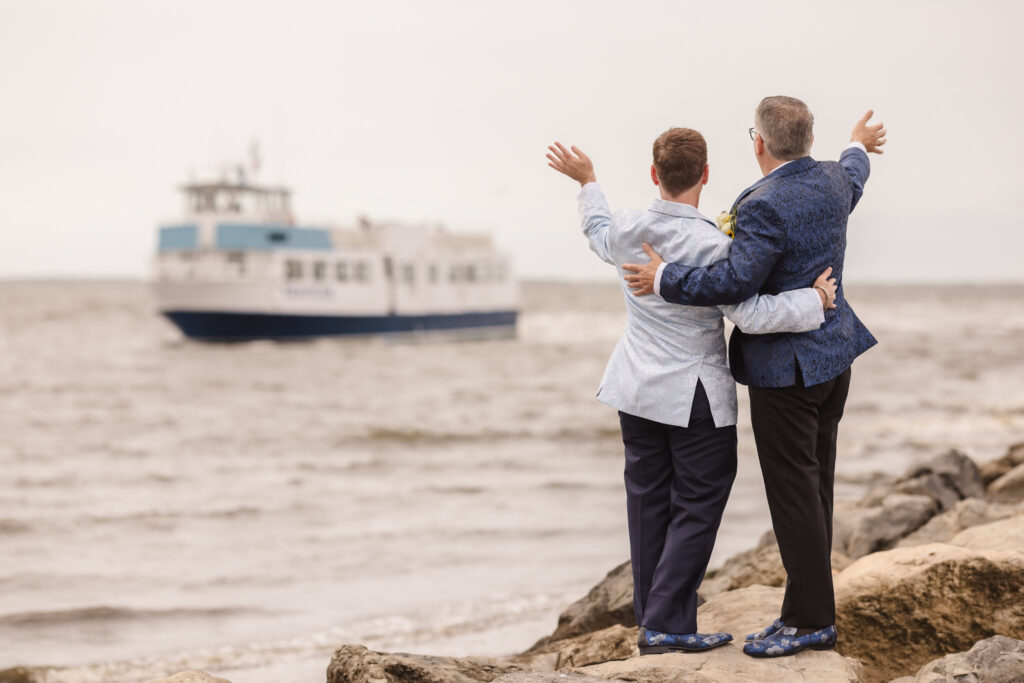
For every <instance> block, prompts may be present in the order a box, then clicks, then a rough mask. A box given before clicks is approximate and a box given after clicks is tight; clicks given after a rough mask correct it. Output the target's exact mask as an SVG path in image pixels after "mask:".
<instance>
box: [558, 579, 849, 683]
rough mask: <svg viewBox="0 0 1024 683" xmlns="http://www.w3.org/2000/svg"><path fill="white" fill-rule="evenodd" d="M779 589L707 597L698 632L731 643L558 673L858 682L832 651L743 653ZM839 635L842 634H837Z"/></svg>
mask: <svg viewBox="0 0 1024 683" xmlns="http://www.w3.org/2000/svg"><path fill="white" fill-rule="evenodd" d="M782 595H783V590H782V589H781V588H770V587H768V586H750V587H747V588H741V589H738V590H734V591H729V592H728V593H721V594H719V595H716V596H714V597H712V598H711V599H709V600H708V601H707V602H706V603H705V604H704V605H702V606H701V607H700V609H699V610H698V611H697V620H698V628H700V630H701V631H702V632H712V631H725V632H727V633H732V634H733V637H734V638H735V640H734V642H732V643H729V644H728V645H724V646H722V647H719V648H716V649H714V650H709V651H707V652H695V653H681V652H680V653H676V652H673V653H668V654H662V655H646V656H642V657H641V656H637V657H632V658H630V659H626V660H621V661H615V662H604V663H602V664H593V665H591V666H584V667H572V668H567V669H562V670H561V672H562V673H574V674H584V675H586V676H595V677H598V678H604V679H620V678H621V679H625V680H629V681H636V682H637V683H655V682H656V681H657V682H663V681H694V682H698V683H719V682H720V683H748V682H749V683H774V682H776V681H778V682H779V683H783V682H790V681H793V682H801V681H806V682H807V683H811V682H815V683H819V682H820V683H852V682H854V681H861V680H862V678H863V668H862V667H861V665H860V662H858V661H857V660H855V659H849V658H847V657H843V656H842V655H840V654H839V653H837V652H833V651H824V652H819V651H813V650H810V651H807V652H801V653H800V654H798V655H796V656H794V657H779V658H775V659H756V658H754V657H749V656H747V655H745V654H743V638H744V636H745V635H746V634H747V633H752V632H754V631H759V630H761V629H762V628H764V627H765V626H766V625H767V624H770V623H771V622H772V621H774V620H775V618H776V617H778V615H779V608H780V606H781V605H782ZM840 637H842V634H840Z"/></svg>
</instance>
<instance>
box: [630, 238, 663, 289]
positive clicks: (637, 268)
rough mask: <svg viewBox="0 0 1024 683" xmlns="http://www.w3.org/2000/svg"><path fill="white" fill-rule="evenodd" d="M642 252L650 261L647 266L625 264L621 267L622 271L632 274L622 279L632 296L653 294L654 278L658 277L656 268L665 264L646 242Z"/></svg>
mask: <svg viewBox="0 0 1024 683" xmlns="http://www.w3.org/2000/svg"><path fill="white" fill-rule="evenodd" d="M644 252H645V253H646V254H647V255H648V256H649V257H650V259H651V260H650V262H648V263H647V265H643V266H641V265H637V264H635V263H626V264H623V266H622V270H624V271H625V270H628V271H630V272H631V273H633V274H632V275H626V277H625V278H624V279H625V280H626V282H627V283H628V284H629V288H630V289H632V290H633V295H634V296H645V295H647V294H654V278H655V277H656V276H657V275H658V268H660V267H661V264H662V263H664V262H665V261H664V259H662V258H661V256H659V255H658V252H656V251H654V249H653V248H652V247H651V245H649V244H647V242H644Z"/></svg>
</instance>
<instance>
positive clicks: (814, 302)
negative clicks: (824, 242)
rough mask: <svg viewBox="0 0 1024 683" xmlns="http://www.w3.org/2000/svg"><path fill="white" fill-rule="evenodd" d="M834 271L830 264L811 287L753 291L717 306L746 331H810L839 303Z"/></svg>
mask: <svg viewBox="0 0 1024 683" xmlns="http://www.w3.org/2000/svg"><path fill="white" fill-rule="evenodd" d="M831 274H832V269H831V268H828V269H827V270H825V272H824V273H822V274H821V275H819V276H818V279H817V280H815V281H814V285H813V286H811V287H806V288H804V289H793V290H790V291H788V292H782V293H780V294H764V295H754V296H752V297H750V298H749V299H747V300H746V301H744V302H742V303H739V304H736V305H734V306H719V307H718V308H719V310H721V311H722V314H723V315H725V317H727V318H728V319H729V320H731V321H733V322H734V323H736V327H738V328H740V330H741V331H743V332H746V333H747V334H773V333H775V332H810V331H811V330H816V329H818V327H820V326H821V324H822V323H823V322H825V311H826V310H827V309H832V308H835V307H836V305H835V300H836V280H835V278H830V277H829V276H830V275H831Z"/></svg>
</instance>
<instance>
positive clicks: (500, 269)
mask: <svg viewBox="0 0 1024 683" xmlns="http://www.w3.org/2000/svg"><path fill="white" fill-rule="evenodd" d="M507 274H508V273H507V272H506V269H505V264H504V263H499V264H498V273H497V276H498V282H504V281H505V276H506V275H507Z"/></svg>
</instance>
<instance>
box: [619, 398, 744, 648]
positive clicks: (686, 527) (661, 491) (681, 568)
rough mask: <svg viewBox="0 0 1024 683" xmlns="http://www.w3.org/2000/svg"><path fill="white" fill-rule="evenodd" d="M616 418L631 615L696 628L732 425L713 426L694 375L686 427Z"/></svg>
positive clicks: (671, 628)
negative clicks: (619, 429) (630, 576)
mask: <svg viewBox="0 0 1024 683" xmlns="http://www.w3.org/2000/svg"><path fill="white" fill-rule="evenodd" d="M619 423H620V425H621V426H622V442H623V444H624V445H625V451H626V467H625V472H624V479H625V482H626V512H627V517H628V521H629V553H630V558H631V559H632V561H633V610H634V612H635V613H636V622H637V624H639V625H641V626H646V627H647V628H650V629H653V630H655V631H662V632H665V633H695V632H696V631H697V588H698V587H699V586H700V582H701V581H702V580H703V578H704V572H705V570H706V569H707V566H708V560H709V559H710V558H711V549H712V548H713V547H714V545H715V536H716V535H717V534H718V525H719V524H720V523H721V521H722V512H723V510H724V509H725V502H726V500H727V499H728V498H729V491H730V489H731V488H732V482H733V479H735V477H736V427H735V425H732V426H729V427H722V428H716V427H715V422H714V419H713V418H712V417H711V406H710V405H709V404H708V398H707V394H706V393H705V391H704V387H703V386H702V385H701V384H700V383H699V382H698V384H697V389H696V392H695V394H694V397H693V410H692V412H691V414H690V424H689V426H688V427H685V428H684V427H675V426H672V425H666V424H662V423H660V422H653V421H651V420H645V419H644V418H642V417H636V416H634V415H628V414H626V413H623V412H620V413H619Z"/></svg>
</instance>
